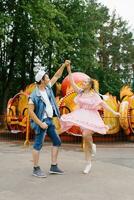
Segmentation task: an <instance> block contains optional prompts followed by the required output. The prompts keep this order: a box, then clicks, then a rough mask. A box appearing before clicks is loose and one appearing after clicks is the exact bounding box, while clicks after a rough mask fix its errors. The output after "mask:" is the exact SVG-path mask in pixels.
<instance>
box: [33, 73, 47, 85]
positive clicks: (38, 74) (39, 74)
mask: <svg viewBox="0 0 134 200" xmlns="http://www.w3.org/2000/svg"><path fill="white" fill-rule="evenodd" d="M46 73H47V72H46V71H44V70H40V71H38V72H37V74H36V75H35V81H36V82H40V81H41V79H42V78H43V76H44V75H45V74H46Z"/></svg>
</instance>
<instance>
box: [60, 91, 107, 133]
mask: <svg viewBox="0 0 134 200" xmlns="http://www.w3.org/2000/svg"><path fill="white" fill-rule="evenodd" d="M74 101H75V103H77V104H78V105H79V108H78V109H76V110H75V111H73V112H71V113H68V114H64V115H62V116H61V120H60V122H61V130H62V132H65V131H67V130H69V129H70V128H71V127H72V126H79V127H80V128H81V130H84V129H85V130H91V131H93V132H96V133H100V134H106V132H107V131H108V129H109V128H108V126H106V125H105V124H104V122H103V120H102V118H101V116H100V114H99V112H98V109H99V107H100V106H101V103H102V99H101V98H100V96H99V95H98V94H97V93H92V94H90V93H89V94H84V93H83V92H81V93H80V94H78V95H77V96H76V97H75V99H74Z"/></svg>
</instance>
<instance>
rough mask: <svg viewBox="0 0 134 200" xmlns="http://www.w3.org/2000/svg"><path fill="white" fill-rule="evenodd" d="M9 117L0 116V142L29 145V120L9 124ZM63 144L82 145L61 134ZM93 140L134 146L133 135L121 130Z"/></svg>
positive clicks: (78, 141)
mask: <svg viewBox="0 0 134 200" xmlns="http://www.w3.org/2000/svg"><path fill="white" fill-rule="evenodd" d="M8 117H9V116H6V115H2V116H0V142H11V143H24V145H29V144H30V143H31V142H33V140H34V132H33V131H32V130H31V129H30V126H29V118H26V119H25V123H24V119H23V122H22V120H20V121H19V120H18V119H17V118H14V119H13V121H12V124H11V123H9V118H8ZM60 137H61V140H62V142H63V143H71V144H80V143H82V137H81V136H73V135H71V134H67V133H63V134H60ZM93 139H94V141H95V142H96V143H99V144H106V143H108V144H109V145H113V144H121V146H122V145H124V146H126V145H127V144H128V145H129V147H130V146H132V147H133V146H134V134H133V133H129V134H125V133H124V131H123V129H121V128H120V131H119V132H117V133H115V134H107V135H100V134H97V133H95V134H94V135H93ZM45 140H46V141H47V142H49V141H50V139H49V138H48V137H47V136H46V138H45Z"/></svg>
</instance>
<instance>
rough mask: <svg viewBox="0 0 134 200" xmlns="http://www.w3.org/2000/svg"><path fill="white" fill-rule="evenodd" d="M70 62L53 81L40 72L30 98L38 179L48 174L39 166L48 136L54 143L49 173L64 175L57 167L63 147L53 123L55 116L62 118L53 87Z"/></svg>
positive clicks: (34, 157) (35, 167)
mask: <svg viewBox="0 0 134 200" xmlns="http://www.w3.org/2000/svg"><path fill="white" fill-rule="evenodd" d="M67 62H68V61H65V63H64V64H62V66H61V67H60V68H59V70H58V71H57V72H56V73H55V75H54V76H53V77H52V79H51V80H50V79H49V76H48V75H47V73H46V72H45V71H43V70H40V71H39V72H38V73H37V74H36V76H35V81H36V83H37V87H36V89H35V90H34V91H33V92H32V94H31V95H30V98H29V115H30V118H31V121H30V123H31V127H32V129H33V130H34V131H35V141H34V145H33V152H32V154H33V164H34V166H33V175H34V176H36V177H46V174H45V173H44V172H43V171H42V170H41V168H40V166H39V153H40V150H41V148H42V145H43V142H44V138H45V136H46V134H48V136H49V137H50V138H51V140H52V142H53V146H52V150H51V167H50V171H49V173H51V174H63V173H64V172H63V171H62V170H61V169H59V167H58V165H57V156H58V148H59V146H60V145H61V140H60V137H59V136H58V135H57V133H56V130H55V126H54V124H53V122H52V118H53V116H54V115H56V116H57V117H60V113H59V110H58V107H57V106H56V102H55V97H54V94H53V91H52V89H51V87H52V86H53V85H54V84H55V83H56V81H57V80H58V79H59V78H60V77H61V75H62V73H63V70H64V68H65V66H66V64H67Z"/></svg>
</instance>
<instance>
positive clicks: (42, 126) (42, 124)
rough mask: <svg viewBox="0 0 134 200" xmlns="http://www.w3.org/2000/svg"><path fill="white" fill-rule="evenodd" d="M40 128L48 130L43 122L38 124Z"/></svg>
mask: <svg viewBox="0 0 134 200" xmlns="http://www.w3.org/2000/svg"><path fill="white" fill-rule="evenodd" d="M40 127H41V128H42V129H47V128H48V125H47V124H46V123H45V122H42V123H41V124H40Z"/></svg>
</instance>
